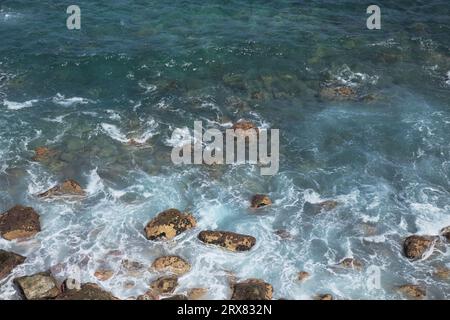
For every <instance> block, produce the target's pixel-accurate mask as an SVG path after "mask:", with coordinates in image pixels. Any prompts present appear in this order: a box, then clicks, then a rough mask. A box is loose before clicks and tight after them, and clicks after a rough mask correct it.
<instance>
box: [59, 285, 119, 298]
mask: <svg viewBox="0 0 450 320" xmlns="http://www.w3.org/2000/svg"><path fill="white" fill-rule="evenodd" d="M56 300H118V298H116V297H115V296H113V295H112V294H111V293H110V292H107V291H105V290H104V289H102V288H101V287H100V286H98V285H97V284H95V283H85V284H83V285H81V288H80V289H79V290H77V289H72V290H67V291H64V292H63V293H62V294H61V295H59V296H58V297H57V298H56Z"/></svg>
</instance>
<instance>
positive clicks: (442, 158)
mask: <svg viewBox="0 0 450 320" xmlns="http://www.w3.org/2000/svg"><path fill="white" fill-rule="evenodd" d="M70 4H72V3H65V2H61V1H48V0H47V1H39V2H36V1H25V0H14V1H9V0H2V1H0V39H1V41H0V211H1V212H3V211H5V210H7V209H9V208H10V207H11V206H13V205H15V204H17V203H21V204H24V205H29V206H32V207H34V208H35V209H36V210H37V211H38V212H39V213H40V214H41V223H42V227H43V231H42V232H41V233H39V235H38V236H36V237H35V238H34V239H32V240H29V241H22V242H7V241H5V240H0V248H2V249H6V250H12V251H15V252H18V253H21V254H23V255H26V256H27V257H28V259H27V262H26V263H25V264H24V265H22V266H20V267H18V268H17V269H16V270H15V271H14V273H13V275H12V276H11V277H9V278H8V279H7V280H6V281H4V283H3V285H2V287H1V288H0V298H2V299H14V298H17V293H16V291H15V289H14V287H13V285H12V278H13V277H15V276H19V275H23V274H30V273H35V272H39V271H43V270H47V269H51V270H52V272H53V273H54V274H55V276H56V277H58V279H60V280H62V279H64V278H65V277H67V276H69V275H70V276H73V275H74V274H78V275H79V277H80V278H81V280H82V281H83V282H87V281H91V282H98V280H97V279H96V278H95V277H94V275H93V274H94V272H95V270H97V269H98V268H100V267H107V268H111V269H113V270H115V271H116V274H115V276H114V277H112V278H111V280H109V281H107V282H101V283H100V282H99V283H100V284H101V285H102V286H103V287H104V288H106V289H108V290H111V291H112V292H113V293H114V294H115V295H117V296H118V297H120V298H127V297H132V296H137V295H139V294H142V293H143V292H145V291H146V290H147V288H148V284H149V282H150V281H151V280H152V279H154V278H155V277H156V275H155V274H153V273H151V272H148V271H147V270H146V269H145V270H144V271H143V272H142V273H141V274H139V275H130V274H126V273H125V272H123V270H121V268H120V265H121V261H122V260H123V259H129V260H133V261H139V262H141V263H143V264H144V265H150V264H151V262H152V261H153V260H154V259H155V258H156V257H158V256H160V255H161V254H169V253H170V254H179V255H182V256H183V257H185V258H186V259H187V260H188V261H190V263H191V264H192V271H191V272H190V273H188V274H187V275H185V276H183V277H182V278H181V279H180V281H179V282H180V286H179V288H178V289H177V290H178V292H184V291H186V290H187V289H189V288H192V287H208V288H209V293H208V297H209V298H212V299H224V298H228V297H229V294H230V293H229V289H228V282H227V281H228V273H229V272H232V273H234V274H235V275H236V276H237V277H238V278H240V279H241V278H242V279H245V278H249V277H255V278H261V279H264V280H266V281H268V282H270V283H271V284H272V285H273V286H274V298H287V299H310V298H311V297H313V296H314V295H315V294H318V293H328V292H329V293H332V294H333V295H334V296H336V297H338V298H342V299H396V298H400V297H399V296H398V295H397V293H396V292H395V290H394V287H395V286H397V285H402V284H405V283H419V284H423V285H426V287H427V290H428V298H430V299H439V298H447V299H448V298H449V297H450V290H449V286H448V280H447V281H446V280H440V279H436V278H435V277H434V276H433V271H434V268H435V267H436V266H445V265H446V266H447V267H450V256H449V252H448V250H445V248H444V249H442V251H443V252H442V253H441V254H439V255H437V254H436V255H433V256H432V257H430V258H429V259H427V260H425V261H418V262H414V263H410V262H408V261H406V259H405V258H404V257H403V255H402V252H401V244H402V239H403V238H404V237H405V236H407V235H410V234H412V233H423V234H437V233H438V231H439V230H440V229H441V228H442V227H445V226H447V225H450V161H449V156H450V147H449V143H448V142H449V141H450V109H449V104H450V94H449V93H450V52H449V50H450V36H449V34H450V26H449V16H450V6H449V4H448V1H428V2H427V3H425V2H423V1H381V2H380V3H379V5H380V7H381V10H382V29H381V30H377V31H372V30H368V29H367V28H366V18H367V14H366V7H367V6H368V5H369V4H370V3H367V4H364V3H362V2H361V1H340V2H339V3H337V2H334V1H287V0H282V1H243V0H237V1H208V2H205V1H170V2H169V1H164V2H163V1H144V0H141V1H138V0H135V1H120V0H118V1H114V3H113V4H112V3H110V2H109V1H86V0H79V1H77V3H76V4H78V5H79V6H80V7H81V17H82V22H81V23H82V26H81V30H79V31H69V30H67V28H66V25H65V23H66V17H67V15H66V13H65V12H66V8H67V6H68V5H70ZM324 85H339V86H348V87H351V88H353V89H354V90H355V91H356V92H358V97H359V98H361V99H355V100H352V101H335V100H326V99H323V98H321V97H320V95H319V93H320V90H321V87H323V86H324ZM364 97H365V98H364ZM368 97H370V99H368ZM239 119H247V120H250V121H253V122H254V123H256V124H257V125H258V126H262V127H270V128H277V129H280V154H281V156H280V171H279V173H278V174H277V175H275V176H273V177H263V176H261V175H260V174H259V168H257V167H252V166H219V167H214V168H211V167H208V166H181V167H180V166H174V165H172V163H171V161H170V152H171V149H172V147H173V145H174V143H175V144H176V141H173V139H171V136H172V132H173V131H174V130H175V129H176V128H181V129H183V128H184V130H185V131H186V130H190V131H192V129H193V124H194V121H195V120H201V121H203V124H204V126H205V127H216V128H221V129H224V128H229V127H230V126H231V124H232V123H233V122H236V121H238V120H239ZM130 138H133V139H135V140H137V141H140V142H146V144H145V146H144V147H135V146H130V145H128V144H127V141H128V139H130ZM41 145H45V146H48V147H51V148H52V149H54V150H57V151H58V152H59V156H58V159H57V160H55V161H53V162H51V163H50V164H42V163H36V162H32V161H31V158H32V156H33V155H34V152H33V150H34V148H36V147H37V146H41ZM65 178H74V179H76V180H77V181H79V182H80V183H81V184H82V185H83V187H85V189H86V190H87V192H88V197H87V198H86V199H85V200H83V201H43V200H41V199H37V198H36V197H35V194H37V193H39V192H42V191H45V190H47V189H48V188H50V187H52V186H53V185H54V184H55V183H57V182H59V181H61V180H63V179H65ZM255 193H266V194H269V195H270V197H271V198H272V199H273V200H274V205H273V206H271V207H270V208H265V209H264V210H263V211H261V212H259V213H258V214H255V213H254V212H252V211H250V210H249V209H248V207H249V199H250V198H251V196H252V195H253V194H255ZM328 199H334V200H337V201H339V202H340V206H339V207H338V208H336V210H335V211H333V212H329V213H322V214H319V215H309V214H307V213H306V212H304V210H303V206H304V204H305V202H307V201H309V202H319V201H321V200H328ZM171 207H175V208H179V209H180V210H185V209H186V210H189V211H191V212H192V213H193V214H194V216H195V217H196V218H197V220H198V228H197V229H195V230H194V231H192V232H188V233H186V234H184V235H182V236H180V237H178V238H177V239H176V241H171V242H168V243H153V242H149V241H147V240H146V239H145V237H144V235H143V227H144V225H145V224H146V222H147V221H148V220H149V219H151V218H152V217H153V216H155V215H156V214H157V213H158V212H160V211H162V210H164V209H167V208H171ZM202 229H224V230H230V231H235V232H240V233H245V234H250V235H253V236H255V237H256V239H257V244H256V246H255V247H254V248H253V250H252V251H250V252H247V253H238V254H236V253H227V252H224V251H222V250H220V249H214V248H211V247H206V246H204V245H202V244H201V243H199V241H198V240H197V239H196V235H197V233H198V231H200V230H202ZM280 229H284V230H288V231H289V232H290V233H291V234H292V239H291V240H282V239H280V237H278V236H277V235H276V234H275V233H274V232H275V231H276V230H280ZM345 257H354V258H356V259H358V260H360V261H362V262H363V263H364V265H365V266H366V267H368V266H376V267H378V268H380V271H381V278H380V279H381V287H380V288H372V289H371V288H370V287H369V286H368V284H367V279H368V274H367V273H366V272H365V271H363V272H353V271H344V272H342V271H336V268H335V266H334V265H335V264H336V263H337V262H338V261H340V260H341V259H343V258H345ZM302 270H306V271H308V272H310V273H311V274H312V277H311V279H310V280H309V281H307V282H305V283H302V284H300V283H299V282H298V281H296V277H297V272H299V271H302ZM130 282H131V283H130Z"/></svg>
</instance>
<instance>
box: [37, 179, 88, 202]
mask: <svg viewBox="0 0 450 320" xmlns="http://www.w3.org/2000/svg"><path fill="white" fill-rule="evenodd" d="M85 195H86V192H85V191H84V190H83V188H82V187H81V186H80V184H79V183H78V182H76V181H75V180H72V179H69V180H65V181H64V182H63V183H61V184H59V185H57V186H54V187H53V188H51V189H49V190H47V191H46V192H44V193H41V194H38V197H39V198H52V197H72V196H79V197H82V196H85Z"/></svg>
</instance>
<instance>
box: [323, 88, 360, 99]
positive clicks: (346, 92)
mask: <svg viewBox="0 0 450 320" xmlns="http://www.w3.org/2000/svg"><path fill="white" fill-rule="evenodd" d="M319 96H320V98H322V99H324V100H335V101H345V100H355V99H356V98H357V93H356V91H355V90H354V89H353V88H351V87H347V86H337V87H324V88H322V89H321V90H320V93H319Z"/></svg>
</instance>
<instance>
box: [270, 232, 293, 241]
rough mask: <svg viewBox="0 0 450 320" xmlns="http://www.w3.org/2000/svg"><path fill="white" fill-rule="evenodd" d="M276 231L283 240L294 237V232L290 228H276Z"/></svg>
mask: <svg viewBox="0 0 450 320" xmlns="http://www.w3.org/2000/svg"><path fill="white" fill-rule="evenodd" d="M274 233H275V234H276V235H277V236H279V237H280V238H281V239H282V240H289V239H292V238H293V236H292V234H291V233H290V232H289V231H288V230H285V229H279V230H275V232H274Z"/></svg>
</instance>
